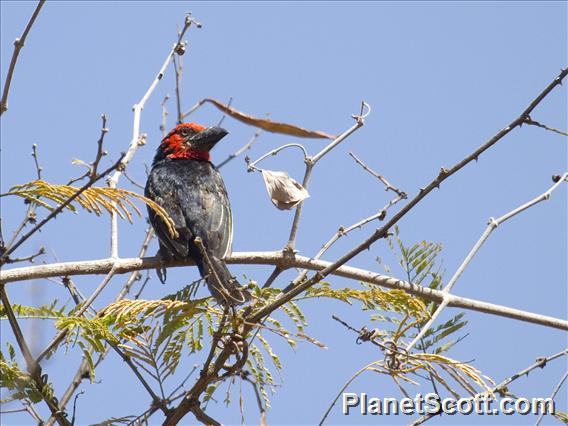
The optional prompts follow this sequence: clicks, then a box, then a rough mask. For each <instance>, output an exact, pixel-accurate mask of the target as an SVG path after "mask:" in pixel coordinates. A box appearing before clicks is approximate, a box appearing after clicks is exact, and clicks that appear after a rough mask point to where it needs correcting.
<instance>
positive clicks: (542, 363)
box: [409, 349, 568, 426]
mask: <svg viewBox="0 0 568 426" xmlns="http://www.w3.org/2000/svg"><path fill="white" fill-rule="evenodd" d="M566 355H568V349H564V350H563V351H561V352H558V353H556V354H554V355H551V356H548V357H545V358H537V360H536V362H535V363H534V364H531V365H530V366H528V367H527V368H525V369H524V370H521V371H519V372H518V373H515V374H513V375H512V376H509V377H507V378H506V379H505V380H503V381H502V382H501V383H499V384H498V385H497V386H495V387H494V388H493V389H492V393H499V392H501V391H503V390H504V389H506V388H507V386H508V385H509V384H510V383H511V382H514V381H515V380H517V379H518V378H520V377H524V376H526V375H528V374H529V373H530V372H531V371H533V370H535V369H537V368H544V367H545V366H546V365H547V364H548V363H549V362H550V361H553V360H555V359H557V358H560V357H562V356H566ZM469 399H471V400H473V399H475V397H473V398H469ZM441 413H442V412H440V413H437V414H426V415H424V416H422V417H420V418H419V419H417V420H415V421H414V422H412V423H410V424H409V426H418V425H421V424H423V423H425V422H427V421H428V420H430V419H431V418H433V417H436V416H438V415H439V414H441Z"/></svg>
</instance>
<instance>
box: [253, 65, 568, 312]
mask: <svg viewBox="0 0 568 426" xmlns="http://www.w3.org/2000/svg"><path fill="white" fill-rule="evenodd" d="M567 74H568V68H565V69H563V70H562V71H561V72H560V74H559V75H558V76H557V77H556V78H555V79H554V80H553V81H552V82H551V83H550V84H548V86H546V87H545V88H544V90H543V91H542V92H540V94H539V95H538V96H537V97H536V98H535V99H534V100H533V101H531V103H530V104H529V106H528V107H526V108H525V110H524V111H523V112H521V114H520V115H519V116H518V117H517V118H516V119H514V120H513V121H512V122H511V123H510V124H509V125H508V126H507V127H505V128H503V129H502V130H500V131H499V132H498V133H497V134H496V135H495V136H493V137H492V138H491V139H489V140H488V141H487V142H486V143H484V144H483V145H481V146H480V147H479V148H477V149H476V150H475V151H473V152H472V153H471V154H469V155H468V156H466V157H465V158H464V159H463V160H461V161H459V162H458V163H456V164H455V165H454V166H452V167H451V168H450V169H446V168H444V167H442V168H441V169H440V172H439V173H438V176H436V178H434V179H433V180H432V181H431V182H430V183H429V184H428V185H427V186H426V187H424V188H421V189H420V191H419V193H418V194H417V195H416V196H415V197H414V198H413V199H412V200H410V201H409V202H408V203H407V204H406V205H405V206H404V207H402V208H401V209H400V210H399V211H398V213H397V214H395V215H394V216H393V217H392V218H391V219H390V220H389V221H388V222H387V223H386V224H385V225H383V226H382V227H381V228H379V229H377V230H376V231H375V232H374V233H373V234H372V235H371V236H370V237H369V238H367V239H366V240H365V241H363V242H362V243H361V244H359V245H358V246H356V247H354V248H353V249H351V250H350V251H349V252H347V253H346V254H344V255H343V256H342V257H340V258H339V259H337V260H336V261H335V262H334V263H333V264H331V265H330V266H329V267H327V268H325V269H324V270H322V271H319V272H317V273H316V274H315V275H314V276H313V277H312V278H310V279H308V280H306V281H305V282H303V283H301V284H300V285H298V286H296V287H295V288H294V289H293V290H291V291H289V292H288V293H285V294H283V295H281V296H280V297H278V298H277V299H276V300H275V301H273V302H272V303H270V304H268V305H266V306H265V307H263V308H261V309H259V310H258V311H257V312H256V313H254V314H253V315H252V316H251V317H250V318H248V320H250V321H259V320H261V319H262V318H264V317H265V316H266V315H269V314H270V313H271V312H273V311H274V310H275V309H277V308H279V307H280V306H282V305H283V304H285V303H288V302H289V301H290V300H292V299H293V298H294V297H296V296H297V295H298V294H300V293H302V292H303V291H305V290H307V289H308V288H310V287H312V286H313V285H315V284H316V283H318V282H320V281H321V280H322V279H323V278H325V277H326V276H327V275H329V274H331V273H333V271H335V270H336V269H337V268H339V267H340V266H341V265H344V264H345V263H347V262H348V261H349V260H351V259H353V258H354V257H355V256H357V255H358V254H359V253H361V252H363V251H364V250H367V249H369V248H370V247H371V245H372V244H373V243H375V242H376V241H378V240H380V239H382V238H385V237H387V236H388V234H389V231H390V229H391V228H392V227H393V226H394V225H395V224H396V223H398V221H399V220H400V219H402V217H404V216H405V215H406V214H407V213H408V212H409V211H410V210H412V209H413V208H414V206H416V205H417V204H418V203H419V202H420V201H422V200H423V199H424V198H425V197H426V196H427V195H428V194H429V193H430V192H432V191H433V190H434V189H437V188H439V187H440V184H441V183H442V182H443V181H445V180H446V179H447V178H449V177H450V176H452V175H453V174H455V173H457V172H458V171H459V170H461V169H462V168H463V167H465V166H466V165H467V164H469V163H470V162H472V161H474V160H477V159H478V158H479V156H480V155H481V154H483V153H484V152H485V151H487V150H488V149H489V148H491V147H492V146H493V145H495V144H496V143H497V142H499V141H500V140H501V139H502V138H503V137H504V136H506V135H507V134H508V133H510V132H511V131H512V130H513V129H514V128H516V127H519V126H521V125H522V123H523V122H524V120H525V118H526V117H527V116H529V115H530V113H531V112H532V111H533V110H534V108H536V106H537V105H538V104H539V103H540V102H541V101H542V100H543V99H544V98H545V97H546V96H547V95H548V94H549V93H550V92H551V91H552V90H553V89H554V88H555V87H556V86H558V85H560V84H561V83H562V80H563V79H564V78H565V77H566V75H567Z"/></svg>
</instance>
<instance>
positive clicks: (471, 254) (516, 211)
mask: <svg viewBox="0 0 568 426" xmlns="http://www.w3.org/2000/svg"><path fill="white" fill-rule="evenodd" d="M567 181H568V172H566V173H564V175H563V176H562V177H561V178H560V179H558V181H557V182H556V183H555V184H554V185H552V187H550V188H549V189H548V190H547V191H545V192H544V193H542V194H541V195H539V196H538V197H536V198H533V199H532V200H530V201H529V202H527V203H524V204H523V205H521V206H519V207H517V208H515V209H513V210H511V211H510V212H508V213H506V214H504V215H503V216H501V217H499V218H497V219H493V218H492V217H491V218H489V222H488V225H487V228H486V229H485V232H483V234H482V235H481V237H480V238H479V240H477V242H476V243H475V244H474V246H473V248H472V249H471V250H470V252H469V253H468V255H467V256H466V258H465V259H464V260H463V262H462V263H461V265H460V266H459V267H458V269H457V270H456V272H455V273H454V275H453V276H452V278H450V281H448V284H447V285H446V287H444V289H443V290H442V292H443V293H444V294H445V295H449V294H450V291H451V290H452V288H453V287H454V285H455V283H456V282H457V280H458V279H459V277H460V276H461V274H462V273H463V271H464V270H465V268H467V266H468V265H469V264H470V263H471V261H472V259H473V258H474V256H475V255H476V254H477V252H478V251H479V250H480V249H481V246H482V245H483V243H485V241H486V240H487V238H489V236H490V235H491V233H492V232H493V231H494V230H495V229H496V228H497V227H498V226H499V225H501V224H502V223H504V222H506V221H507V220H509V219H511V218H512V217H514V216H516V215H518V214H519V213H522V212H523V211H525V210H527V209H529V208H531V207H532V206H534V205H535V204H538V203H540V202H541V201H545V200H548V199H549V198H550V195H551V194H552V192H554V190H555V189H556V188H558V187H559V186H560V185H561V184H562V183H563V182H567ZM447 305H448V302H447V301H446V299H444V301H443V302H442V303H441V304H440V305H439V306H438V307H437V309H436V311H435V312H434V313H433V314H432V315H431V316H430V318H429V319H428V322H427V323H426V324H424V325H423V326H422V328H421V329H420V332H419V333H418V334H417V335H416V337H415V338H414V339H413V340H412V342H410V343H409V344H408V346H407V347H406V350H407V351H410V349H411V348H412V347H414V345H415V344H416V343H417V342H418V341H420V339H422V337H424V335H425V334H426V332H427V331H428V330H429V329H430V327H431V326H432V324H433V323H434V321H436V319H437V318H438V316H439V315H440V314H441V313H442V311H443V310H444V309H445V308H446V306H447Z"/></svg>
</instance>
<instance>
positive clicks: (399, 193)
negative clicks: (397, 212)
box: [268, 153, 407, 292]
mask: <svg viewBox="0 0 568 426" xmlns="http://www.w3.org/2000/svg"><path fill="white" fill-rule="evenodd" d="M350 155H351V156H352V157H353V158H354V159H355V160H356V161H357V162H359V164H360V165H361V166H362V167H363V168H364V169H365V170H366V171H368V172H369V173H371V174H372V175H373V176H376V177H377V178H378V179H379V180H380V181H381V182H383V184H384V185H385V186H386V190H387V191H388V190H389V188H390V189H391V190H392V191H394V192H396V194H397V196H396V197H395V198H393V199H392V200H390V201H389V202H388V203H387V204H386V205H385V206H384V207H383V208H382V209H380V210H379V211H378V212H377V213H375V214H374V215H371V216H369V217H367V218H364V219H362V220H360V221H359V222H356V223H354V224H353V225H351V226H348V227H347V228H346V227H344V226H340V227H339V229H338V230H337V232H336V233H335V234H334V235H333V236H332V237H331V238H330V239H329V240H328V241H327V242H326V243H325V244H324V245H323V246H322V248H321V249H320V251H319V252H318V253H317V254H316V255H315V256H314V259H315V260H318V259H320V258H321V257H322V256H323V255H324V254H325V252H327V251H328V250H329V249H330V248H331V246H332V245H333V244H335V243H336V242H337V241H338V240H339V239H340V238H341V237H344V236H345V235H347V234H349V233H350V232H352V231H354V230H355V229H361V228H362V227H363V226H365V225H366V224H367V223H369V222H372V221H374V220H384V218H385V217H386V215H387V211H388V209H389V208H390V207H392V206H394V205H395V204H396V203H398V202H399V201H401V200H403V199H406V198H407V195H406V193H405V192H404V191H400V190H399V189H398V188H395V187H394V186H392V185H391V184H390V183H389V182H388V181H387V180H386V179H385V178H384V177H382V176H380V175H379V174H378V173H376V172H375V171H374V170H372V169H370V168H369V167H367V166H366V165H365V164H364V163H363V162H361V160H359V159H358V158H357V157H355V155H354V154H353V153H350ZM307 275H308V270H307V269H304V270H303V271H301V272H300V273H299V274H298V276H297V277H296V278H295V279H294V280H293V281H292V282H291V283H290V284H289V285H288V286H286V288H284V292H288V291H290V290H291V289H292V288H294V286H296V285H298V283H300V282H302V281H303V280H304V279H305V278H306V276H307ZM268 282H272V281H270V279H269V280H268Z"/></svg>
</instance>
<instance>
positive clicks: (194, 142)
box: [190, 127, 229, 152]
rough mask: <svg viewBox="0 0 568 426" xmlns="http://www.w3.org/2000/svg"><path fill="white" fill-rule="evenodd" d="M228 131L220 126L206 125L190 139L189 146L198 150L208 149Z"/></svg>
mask: <svg viewBox="0 0 568 426" xmlns="http://www.w3.org/2000/svg"><path fill="white" fill-rule="evenodd" d="M228 133H229V132H227V131H226V130H225V129H223V128H221V127H208V128H207V129H205V130H202V131H201V132H199V133H197V134H196V135H194V136H193V137H192V138H191V139H190V143H191V147H192V148H193V149H196V150H198V151H207V152H208V151H210V150H211V149H213V147H214V146H215V144H216V143H217V142H219V141H220V140H221V139H223V138H224V137H225V136H226V135H227V134H228Z"/></svg>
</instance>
